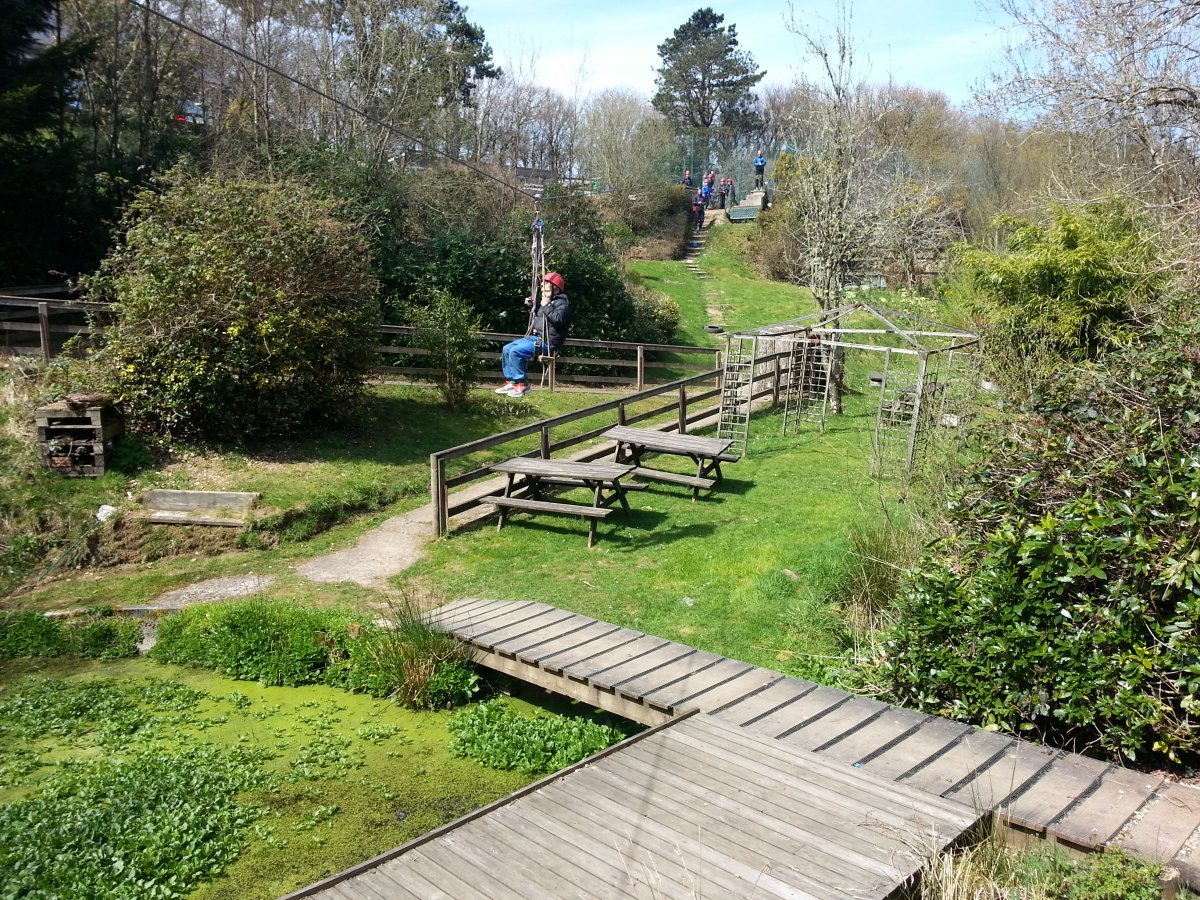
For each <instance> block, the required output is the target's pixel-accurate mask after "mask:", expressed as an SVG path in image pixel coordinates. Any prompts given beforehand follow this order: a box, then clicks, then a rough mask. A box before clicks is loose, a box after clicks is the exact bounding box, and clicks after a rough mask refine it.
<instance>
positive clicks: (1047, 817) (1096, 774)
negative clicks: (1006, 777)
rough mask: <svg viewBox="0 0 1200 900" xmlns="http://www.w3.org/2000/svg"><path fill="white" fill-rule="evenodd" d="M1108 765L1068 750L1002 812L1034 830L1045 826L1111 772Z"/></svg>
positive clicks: (1004, 815)
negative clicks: (1106, 773) (1105, 774)
mask: <svg viewBox="0 0 1200 900" xmlns="http://www.w3.org/2000/svg"><path fill="white" fill-rule="evenodd" d="M1108 768H1109V767H1108V764H1107V763H1102V762H1100V761H1099V760H1094V759H1088V758H1087V757H1084V756H1077V755H1075V754H1073V753H1068V754H1066V755H1064V756H1061V757H1059V758H1058V759H1056V760H1054V761H1053V762H1052V763H1050V767H1049V768H1048V769H1046V770H1045V771H1043V772H1042V774H1041V776H1039V777H1038V779H1037V780H1036V781H1035V782H1034V783H1033V784H1032V785H1030V786H1029V787H1027V788H1026V789H1025V790H1024V791H1022V792H1021V793H1020V794H1019V795H1017V797H1016V798H1015V799H1013V800H1010V801H1009V802H1007V803H1006V804H1005V805H1004V808H1003V809H1002V810H1001V811H1000V812H1001V816H1002V818H1003V819H1004V821H1007V822H1011V823H1013V824H1014V825H1019V826H1020V827H1022V828H1027V829H1029V830H1031V831H1037V832H1042V831H1045V829H1046V826H1047V825H1048V824H1049V823H1050V822H1052V821H1053V820H1054V819H1056V818H1057V817H1058V816H1059V815H1061V814H1062V813H1063V811H1064V810H1066V808H1067V807H1068V806H1070V805H1071V804H1072V803H1074V802H1075V800H1077V799H1078V798H1079V797H1082V796H1083V795H1084V794H1086V793H1087V792H1088V791H1090V790H1091V789H1092V787H1093V786H1094V785H1095V784H1096V782H1097V780H1098V779H1099V778H1100V777H1101V776H1102V775H1103V774H1104V773H1105V772H1107V771H1108Z"/></svg>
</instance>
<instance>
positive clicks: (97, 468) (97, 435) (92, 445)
mask: <svg viewBox="0 0 1200 900" xmlns="http://www.w3.org/2000/svg"><path fill="white" fill-rule="evenodd" d="M34 418H35V421H36V423H37V439H38V444H39V445H40V446H41V448H42V459H44V460H45V461H46V467H47V468H49V469H50V470H51V471H52V472H56V473H58V474H59V475H62V476H64V477H66V478H81V477H96V476H99V475H103V474H104V467H105V465H106V462H107V460H108V459H109V451H111V450H112V445H113V441H114V440H116V439H117V438H118V437H120V436H121V435H122V434H123V433H124V432H125V420H124V419H123V418H122V416H121V414H120V412H119V411H118V410H117V408H116V407H115V406H114V405H113V401H112V400H111V399H109V398H107V397H78V398H73V397H68V398H66V399H65V400H60V401H58V402H57V403H53V404H51V405H50V406H43V407H41V408H40V409H38V410H37V411H36V412H35V413H34Z"/></svg>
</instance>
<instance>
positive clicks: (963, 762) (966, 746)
mask: <svg viewBox="0 0 1200 900" xmlns="http://www.w3.org/2000/svg"><path fill="white" fill-rule="evenodd" d="M1015 743H1016V741H1014V740H1013V739H1012V738H1010V737H1007V736H1006V735H1000V734H996V733H994V732H991V731H971V732H968V733H967V734H966V735H964V736H963V737H962V739H961V740H959V741H958V742H957V743H956V744H952V745H951V746H950V747H949V748H948V749H947V750H946V752H945V753H942V754H941V755H939V756H936V757H934V758H933V759H931V760H929V761H928V762H926V763H923V764H922V765H921V766H920V768H918V769H916V770H915V771H913V772H909V773H907V774H904V775H901V776H900V777H899V778H898V779H897V780H898V781H900V782H903V783H906V784H911V785H915V786H916V787H919V788H921V789H922V790H925V791H929V793H931V794H945V793H946V792H947V791H949V790H950V789H951V788H953V787H955V786H956V785H957V784H958V783H959V782H960V781H962V780H963V779H964V778H967V777H968V776H970V775H971V774H972V773H974V772H975V771H976V770H979V771H982V770H983V769H984V768H985V767H987V766H988V765H989V764H990V763H991V762H992V761H993V760H995V759H998V758H999V757H1000V755H1001V754H1002V753H1004V752H1005V751H1006V750H1009V749H1011V748H1012V747H1013V745H1014V744H1015Z"/></svg>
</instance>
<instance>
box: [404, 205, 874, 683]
mask: <svg viewBox="0 0 1200 900" xmlns="http://www.w3.org/2000/svg"><path fill="white" fill-rule="evenodd" d="M752 235H753V232H752V231H750V230H743V229H739V228H736V227H732V226H719V227H717V228H714V229H713V230H712V231H711V232H710V237H709V241H708V249H707V251H706V253H705V254H704V256H703V257H702V259H701V264H702V266H703V267H704V268H705V269H706V270H707V271H709V272H711V273H713V274H714V275H715V279H714V280H713V281H708V282H703V283H701V282H699V281H698V280H697V279H696V278H695V276H693V275H691V274H690V273H688V272H687V271H686V270H684V269H683V266H682V264H681V263H677V262H638V263H636V267H637V270H638V272H639V274H640V275H641V277H642V278H643V279H647V280H648V283H653V285H654V286H655V287H657V288H658V289H660V290H664V291H667V292H668V293H670V294H671V295H672V296H673V297H674V298H675V299H676V301H677V302H678V303H679V304H680V308H681V312H682V313H683V316H682V318H683V322H684V335H683V338H682V339H685V340H687V339H696V340H699V339H700V338H699V336H697V335H695V334H694V333H689V330H690V329H692V328H694V327H695V325H696V324H697V323H702V322H703V321H705V320H706V319H705V315H704V314H703V311H700V312H699V313H698V306H699V305H700V304H702V303H705V302H712V301H711V300H709V301H706V300H705V296H708V297H710V298H715V300H716V302H717V303H719V305H720V307H721V309H722V310H723V311H724V315H725V316H726V318H727V321H728V322H729V323H730V324H735V323H736V324H737V325H741V326H747V325H752V324H767V323H771V322H775V321H780V320H782V319H786V318H790V317H793V316H796V315H802V314H804V313H806V312H810V311H812V310H813V308H814V307H813V305H812V301H811V300H810V299H808V296H807V293H806V292H803V291H800V290H799V289H797V288H794V287H792V286H789V285H781V284H771V283H767V282H763V281H759V280H757V279H755V278H754V276H753V274H752V273H751V272H750V271H749V270H748V269H747V267H746V266H745V264H744V262H743V261H742V257H741V255H740V254H741V250H742V247H741V246H740V245H741V244H742V243H743V242H744V241H745V240H747V239H748V238H750V237H752ZM650 278H653V279H654V281H653V282H650V281H649V279H650ZM701 327H702V326H701ZM705 337H707V335H706V336H705ZM873 415H874V412H873V407H872V406H871V405H870V404H869V402H868V399H867V397H866V396H865V395H864V396H854V397H852V398H850V401H849V405H848V414H847V415H846V416H844V417H842V418H840V419H835V420H830V422H829V424H828V429H827V432H826V433H825V434H824V435H821V434H820V433H819V430H818V429H817V428H816V427H815V426H808V427H806V428H805V429H804V430H803V431H802V432H801V434H800V435H798V436H790V437H783V436H782V435H781V420H780V418H779V416H778V415H763V416H759V417H757V418H756V419H755V420H754V424H753V427H752V439H751V448H750V453H749V455H748V457H747V458H746V459H744V460H743V461H741V462H739V463H737V464H736V465H727V466H726V467H725V471H726V482H725V484H724V485H723V487H722V488H721V489H719V490H717V491H716V492H714V493H713V494H712V495H711V496H707V497H704V498H703V499H702V500H701V501H700V502H698V503H692V502H691V501H690V499H689V495H688V494H687V493H686V492H685V491H683V490H682V489H680V488H673V487H668V486H661V487H654V488H652V489H651V490H649V491H645V492H640V493H637V494H633V495H631V497H632V503H633V507H634V512H633V516H632V518H631V519H630V520H629V521H628V522H627V521H625V520H624V519H623V517H621V516H620V515H615V516H612V517H610V518H609V519H607V520H606V521H605V522H604V523H603V524H602V525H601V526H600V531H601V535H602V536H601V539H600V541H599V542H598V544H597V546H596V548H595V549H594V550H592V551H590V552H589V551H588V550H587V549H586V541H585V539H584V535H585V533H586V526H585V525H584V524H582V523H576V522H574V521H572V520H567V519H550V518H545V517H541V518H529V517H517V518H516V519H515V521H514V523H513V524H512V525H510V526H509V527H506V528H505V529H504V530H503V531H502V532H500V533H499V534H497V533H496V532H495V531H494V529H492V528H489V527H486V526H484V527H480V528H478V529H475V530H468V531H463V532H459V533H457V534H454V535H453V536H452V537H451V538H449V539H448V540H445V541H441V542H438V543H436V544H434V545H433V546H432V547H431V548H430V551H429V553H428V555H427V557H426V558H425V560H423V561H422V562H421V563H420V564H418V566H417V567H416V568H414V569H413V570H410V572H409V573H407V574H406V575H405V576H403V577H402V578H401V579H399V581H400V583H402V584H418V585H421V586H423V587H424V588H425V589H430V588H432V589H433V590H434V591H436V592H438V593H443V594H445V595H446V596H448V597H458V596H483V597H496V598H504V599H521V600H528V599H537V600H542V601H544V602H547V603H552V604H555V605H557V606H562V607H566V608H570V609H573V610H576V611H578V612H581V613H584V614H586V615H591V616H595V617H596V618H600V619H604V620H607V621H612V622H616V623H619V624H622V625H626V626H629V627H633V628H638V629H642V630H645V631H648V632H651V633H654V634H658V635H661V636H663V637H668V638H671V639H674V640H678V641H681V642H684V643H688V644H691V645H694V646H698V647H701V648H703V649H706V650H710V651H712V652H716V653H721V654H724V655H727V656H731V657H734V658H738V659H743V660H746V661H747V662H752V663H756V664H759V665H765V666H770V667H772V668H780V669H784V670H786V671H792V672H797V673H801V674H808V675H813V676H816V677H820V676H821V674H822V662H823V660H824V658H826V657H828V656H831V655H834V654H837V653H838V652H839V651H840V650H841V644H840V636H839V631H840V628H839V624H838V622H837V619H836V617H835V616H832V615H831V614H830V612H829V607H828V603H827V602H826V601H827V594H828V591H829V589H830V586H831V584H832V583H833V582H834V581H836V578H837V574H838V572H839V571H840V569H841V567H842V564H843V557H844V555H845V553H846V552H847V549H848V542H847V537H846V535H847V532H848V529H849V528H850V527H851V526H852V525H853V524H855V523H858V522H863V521H871V520H877V519H878V518H879V517H880V516H881V515H882V512H881V510H882V508H883V504H884V502H885V501H886V497H887V495H888V494H889V493H890V488H889V487H887V486H884V487H883V488H881V487H880V486H879V485H877V484H876V483H875V482H873V481H872V480H871V479H870V478H869V476H868V468H869V466H868V454H869V451H870V433H869V429H870V425H871V423H872V422H873ZM654 464H655V465H659V466H663V467H673V468H676V469H679V470H681V471H683V470H686V468H687V464H686V463H681V462H680V461H679V460H675V459H668V458H659V459H657V460H655V462H654ZM881 491H882V493H881Z"/></svg>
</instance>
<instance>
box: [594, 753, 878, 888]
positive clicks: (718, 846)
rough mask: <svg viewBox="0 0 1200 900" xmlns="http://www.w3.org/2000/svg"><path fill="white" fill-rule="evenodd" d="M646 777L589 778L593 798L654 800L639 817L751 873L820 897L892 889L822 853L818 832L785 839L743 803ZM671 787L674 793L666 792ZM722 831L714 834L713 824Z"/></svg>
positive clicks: (630, 772) (624, 773) (627, 771)
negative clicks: (690, 838) (692, 838)
mask: <svg viewBox="0 0 1200 900" xmlns="http://www.w3.org/2000/svg"><path fill="white" fill-rule="evenodd" d="M650 768H651V771H650V772H649V774H646V773H645V772H643V771H638V770H637V769H635V768H632V767H623V768H622V769H621V770H620V772H602V771H600V770H593V771H590V772H589V781H588V787H589V788H590V790H591V791H592V795H594V796H601V797H606V798H607V799H608V800H610V801H611V802H613V803H620V802H622V795H627V794H628V793H632V792H636V793H637V794H638V795H640V796H645V797H647V798H652V802H650V803H647V804H646V805H645V806H644V807H643V808H642V809H641V812H642V814H643V815H645V816H646V817H647V818H649V819H650V820H651V821H652V822H654V823H655V824H656V826H657V827H658V828H659V829H660V830H663V831H666V830H671V831H674V832H677V833H681V834H687V835H692V834H695V835H697V836H698V839H699V840H700V841H702V842H703V844H704V846H705V847H706V848H708V849H710V850H711V851H713V852H715V853H718V854H721V855H722V856H724V857H726V858H727V859H729V860H732V861H736V862H738V863H740V864H742V865H745V866H747V867H749V868H750V869H752V870H759V871H763V870H768V869H769V871H770V872H771V874H772V875H774V876H775V877H776V878H778V879H780V880H781V881H783V882H785V883H787V884H789V885H792V886H794V887H799V888H801V889H802V890H806V891H809V892H811V893H814V894H817V895H818V896H821V895H823V896H828V897H846V896H854V895H858V894H860V893H863V894H867V895H870V894H871V893H872V892H875V893H876V894H882V893H883V892H882V891H880V887H882V886H883V885H885V884H886V885H889V886H894V884H895V873H894V872H889V873H888V874H887V875H886V876H882V875H880V874H879V873H875V872H868V871H864V870H863V869H861V868H858V867H850V866H848V865H847V861H846V860H845V859H844V858H838V857H837V856H834V855H831V854H829V853H828V852H826V847H827V846H828V843H829V841H828V839H827V838H826V837H824V836H822V835H821V833H820V832H819V831H818V832H815V833H814V832H799V833H798V830H794V831H793V832H792V834H791V835H790V836H789V835H784V834H781V833H780V831H778V830H775V829H773V828H772V827H769V826H768V825H764V824H763V822H764V821H766V822H770V819H769V817H764V816H762V815H761V814H759V813H756V811H755V810H753V809H751V808H750V807H748V806H747V805H746V804H744V803H739V802H737V801H733V800H729V799H727V798H725V797H722V796H719V795H717V794H709V795H704V794H703V792H694V791H689V790H688V788H689V786H691V787H694V784H693V785H689V783H688V781H687V780H686V779H681V778H679V777H677V776H671V777H668V778H665V779H664V778H663V776H664V775H666V774H667V772H666V771H665V770H659V771H657V772H655V771H654V767H653V766H651V767H650ZM665 786H670V787H671V788H672V790H669V791H668V790H664V787H665ZM717 822H719V823H721V824H722V825H724V826H725V827H723V828H719V829H714V828H713V827H712V825H713V824H714V823H717Z"/></svg>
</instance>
